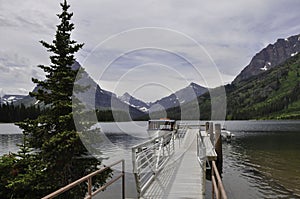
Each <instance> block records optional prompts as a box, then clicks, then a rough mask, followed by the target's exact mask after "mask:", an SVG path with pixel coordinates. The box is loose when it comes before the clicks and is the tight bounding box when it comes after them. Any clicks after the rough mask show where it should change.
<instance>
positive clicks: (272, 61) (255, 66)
mask: <svg viewBox="0 0 300 199" xmlns="http://www.w3.org/2000/svg"><path fill="white" fill-rule="evenodd" d="M298 52H300V34H299V35H294V36H291V37H289V38H287V39H278V40H277V41H276V42H275V43H274V44H269V45H268V46H267V47H265V48H264V49H263V50H261V51H260V52H259V53H257V54H256V55H255V56H254V57H253V58H252V60H251V62H250V63H249V65H247V66H246V67H245V68H244V69H243V70H242V72H241V73H240V74H239V75H238V76H237V77H236V78H235V79H234V81H233V84H236V83H238V82H241V81H244V80H246V79H248V78H250V77H252V76H255V75H258V74H261V73H264V72H265V71H267V70H269V69H271V68H274V67H276V66H278V65H279V64H281V63H283V62H285V61H286V60H287V59H289V58H291V57H293V56H295V55H296V54H298Z"/></svg>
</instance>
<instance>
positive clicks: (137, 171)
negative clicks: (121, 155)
mask: <svg viewBox="0 0 300 199" xmlns="http://www.w3.org/2000/svg"><path fill="white" fill-rule="evenodd" d="M175 137H176V136H175V132H174V131H173V132H170V133H167V134H164V135H161V136H159V137H156V138H153V139H151V140H149V141H146V142H144V143H142V144H139V145H137V146H134V147H133V148H132V165H133V173H134V176H135V181H136V188H137V193H138V197H141V195H142V194H143V193H144V192H145V191H146V189H147V188H148V187H149V185H150V184H151V183H152V182H153V180H154V179H155V177H156V176H157V175H158V174H159V172H160V171H161V170H162V169H163V167H164V166H165V165H166V163H167V162H168V160H169V159H170V157H171V156H172V155H173V154H174V151H175Z"/></svg>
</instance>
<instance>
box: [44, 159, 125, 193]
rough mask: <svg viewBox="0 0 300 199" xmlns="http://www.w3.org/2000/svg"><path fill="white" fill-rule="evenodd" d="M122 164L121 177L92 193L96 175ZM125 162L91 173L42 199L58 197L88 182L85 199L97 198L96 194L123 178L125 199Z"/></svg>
mask: <svg viewBox="0 0 300 199" xmlns="http://www.w3.org/2000/svg"><path fill="white" fill-rule="evenodd" d="M120 163H122V172H121V174H120V175H118V176H116V177H114V178H113V179H111V180H110V181H108V182H106V183H105V184H104V185H103V186H101V187H100V188H98V189H97V190H96V191H92V190H93V185H92V178H93V177H94V176H96V175H99V174H100V173H102V172H104V171H106V170H107V169H111V167H113V166H115V165H117V164H120ZM124 171H125V160H119V161H117V162H115V163H113V164H111V165H108V166H105V167H103V168H101V169H99V170H97V171H94V172H93V173H90V174H88V175H86V176H84V177H82V178H80V179H78V180H76V181H75V182H72V183H71V184H68V185H67V186H65V187H62V188H60V189H59V190H57V191H55V192H53V193H51V194H49V195H47V196H45V197H43V198H42V199H52V198H55V197H57V196H58V195H60V194H62V193H64V192H66V191H68V190H70V189H72V188H73V187H75V186H77V185H79V184H81V183H83V182H87V184H88V193H87V196H86V197H85V199H91V198H92V197H93V196H95V195H96V194H98V193H99V192H100V191H103V190H105V189H106V188H107V187H108V186H110V185H111V184H113V183H114V182H116V181H117V180H119V179H120V178H122V198H123V199H125V172H124Z"/></svg>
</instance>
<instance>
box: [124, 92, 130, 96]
mask: <svg viewBox="0 0 300 199" xmlns="http://www.w3.org/2000/svg"><path fill="white" fill-rule="evenodd" d="M123 96H127V97H131V95H130V94H129V93H127V92H125V93H124V94H123Z"/></svg>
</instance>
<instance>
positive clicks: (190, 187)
mask: <svg viewBox="0 0 300 199" xmlns="http://www.w3.org/2000/svg"><path fill="white" fill-rule="evenodd" d="M198 132H199V129H188V130H187V132H186V135H185V138H184V141H183V142H182V143H181V146H180V148H178V150H177V151H179V152H176V154H174V157H173V158H172V159H170V160H169V163H168V165H167V166H166V167H165V168H164V169H163V170H162V171H161V173H160V174H159V175H158V177H157V178H156V179H155V181H154V182H153V183H152V184H151V186H150V187H149V188H148V189H147V191H146V192H145V194H144V195H143V198H144V199H148V198H170V199H177V198H178V199H179V198H181V199H182V198H194V199H202V198H205V191H204V190H205V189H204V186H205V182H203V179H205V172H204V171H203V169H202V167H201V166H200V163H199V161H198V159H197V133H198ZM203 189H204V190H203Z"/></svg>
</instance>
